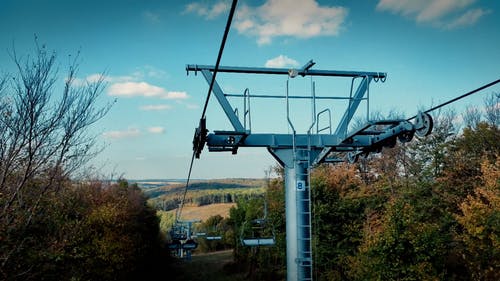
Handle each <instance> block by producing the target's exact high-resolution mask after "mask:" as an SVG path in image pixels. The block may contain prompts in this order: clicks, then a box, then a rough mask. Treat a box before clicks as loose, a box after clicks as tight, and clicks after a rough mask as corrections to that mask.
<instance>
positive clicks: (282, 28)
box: [235, 0, 348, 45]
mask: <svg viewBox="0 0 500 281" xmlns="http://www.w3.org/2000/svg"><path fill="white" fill-rule="evenodd" d="M347 13H348V10H347V9H346V8H344V7H337V6H320V5H319V4H318V3H317V2H316V1H315V0H267V1H266V2H265V3H264V4H263V5H262V6H259V7H251V6H248V5H242V6H241V7H239V9H238V10H237V12H236V17H235V28H236V29H237V30H238V32H239V33H241V34H245V35H249V36H255V37H257V43H258V44H259V45H262V44H269V43H271V41H272V39H273V38H274V37H278V36H291V37H297V38H310V37H316V36H336V35H338V34H339V32H340V30H341V29H342V24H343V23H344V20H345V18H346V16H347Z"/></svg>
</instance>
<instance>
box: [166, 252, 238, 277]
mask: <svg viewBox="0 0 500 281" xmlns="http://www.w3.org/2000/svg"><path fill="white" fill-rule="evenodd" d="M232 261H233V251H232V250H228V251H220V252H213V253H206V254H199V255H194V256H193V257H192V260H191V261H178V262H176V264H175V266H174V268H175V269H176V271H177V272H176V273H177V274H176V275H177V279H175V280H177V281H187V280H190V281H202V280H203V281H212V280H213V281H239V280H245V278H244V277H245V275H244V274H230V273H228V271H227V270H224V266H226V267H227V266H228V264H230V263H231V262H232Z"/></svg>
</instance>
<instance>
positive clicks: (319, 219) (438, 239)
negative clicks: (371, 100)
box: [228, 95, 500, 280]
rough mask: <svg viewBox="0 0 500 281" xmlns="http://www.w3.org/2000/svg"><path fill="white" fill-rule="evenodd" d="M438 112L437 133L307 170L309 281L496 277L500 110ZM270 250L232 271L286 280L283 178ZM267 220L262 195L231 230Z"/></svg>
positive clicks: (238, 257)
mask: <svg viewBox="0 0 500 281" xmlns="http://www.w3.org/2000/svg"><path fill="white" fill-rule="evenodd" d="M498 102H499V97H498V95H491V96H489V97H488V99H487V100H486V107H485V111H484V112H486V113H485V115H484V116H485V118H481V113H480V112H481V111H479V110H469V111H467V112H466V113H465V114H464V115H463V116H461V117H462V118H461V119H462V120H464V122H465V128H463V130H460V132H459V130H458V126H457V124H456V120H457V119H458V118H457V115H456V114H454V113H453V112H450V113H447V114H438V115H435V116H434V121H435V123H434V125H435V128H434V131H433V134H432V135H430V136H428V137H427V138H425V139H420V140H414V141H412V142H411V143H406V144H400V145H397V146H396V147H394V148H390V149H384V151H382V153H381V154H375V155H372V156H369V157H368V158H366V159H360V161H359V162H358V163H357V164H354V165H349V164H342V165H336V166H332V165H321V166H319V167H317V168H315V169H314V170H313V172H312V176H311V186H312V204H313V216H312V224H313V264H314V278H315V280H500V170H499V165H500V142H499V140H500V131H499V125H500V108H499V107H498V104H499V103H498ZM265 200H267V205H268V220H269V221H270V222H271V223H272V225H273V227H274V229H275V233H276V241H277V243H276V246H275V247H261V248H251V249H249V248H245V247H243V246H241V244H240V243H239V241H238V238H237V237H235V252H234V253H235V261H236V264H235V267H239V268H240V269H241V270H244V271H246V272H248V275H249V277H252V279H253V280H280V279H284V278H285V275H286V273H285V271H286V270H285V249H286V237H285V214H284V201H283V200H284V190H283V182H282V181H281V180H279V179H276V180H274V181H270V183H269V186H268V190H267V193H266V199H265ZM262 216H263V200H259V199H254V200H250V201H246V202H238V205H237V207H236V208H234V209H232V210H231V216H230V218H229V222H228V223H229V224H230V225H231V226H232V227H233V233H239V230H240V229H239V228H240V227H241V226H242V225H243V223H244V222H245V221H249V220H251V219H256V218H259V217H262Z"/></svg>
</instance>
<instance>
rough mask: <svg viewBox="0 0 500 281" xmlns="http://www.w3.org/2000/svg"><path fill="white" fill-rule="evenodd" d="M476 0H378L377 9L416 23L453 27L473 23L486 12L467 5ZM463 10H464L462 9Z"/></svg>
mask: <svg viewBox="0 0 500 281" xmlns="http://www.w3.org/2000/svg"><path fill="white" fill-rule="evenodd" d="M476 1H477V0H419V1H414V0H380V1H379V3H378V4H377V10H379V11H389V12H392V13H394V14H401V15H403V16H406V17H409V18H412V19H414V20H415V21H416V22H418V23H424V24H431V25H433V26H436V27H439V28H444V29H453V28H457V27H462V26H467V25H473V24H475V23H476V22H477V21H478V20H479V18H481V17H482V16H484V15H486V14H488V11H485V10H483V9H480V8H476V9H470V8H469V7H470V6H471V5H472V4H474V3H475V2H476ZM464 10H465V11H464Z"/></svg>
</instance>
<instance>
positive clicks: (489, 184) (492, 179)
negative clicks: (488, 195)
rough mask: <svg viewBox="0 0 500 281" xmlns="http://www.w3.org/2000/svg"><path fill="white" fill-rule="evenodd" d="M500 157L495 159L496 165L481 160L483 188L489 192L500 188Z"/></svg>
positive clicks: (486, 160)
mask: <svg viewBox="0 0 500 281" xmlns="http://www.w3.org/2000/svg"><path fill="white" fill-rule="evenodd" d="M498 167H500V156H497V157H496V163H490V162H489V161H488V159H486V158H485V159H483V161H482V163H481V172H482V174H483V175H482V179H483V181H484V184H485V185H484V187H485V188H486V189H489V190H495V189H496V190H498V188H499V186H500V182H499V181H500V169H499V168H498Z"/></svg>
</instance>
